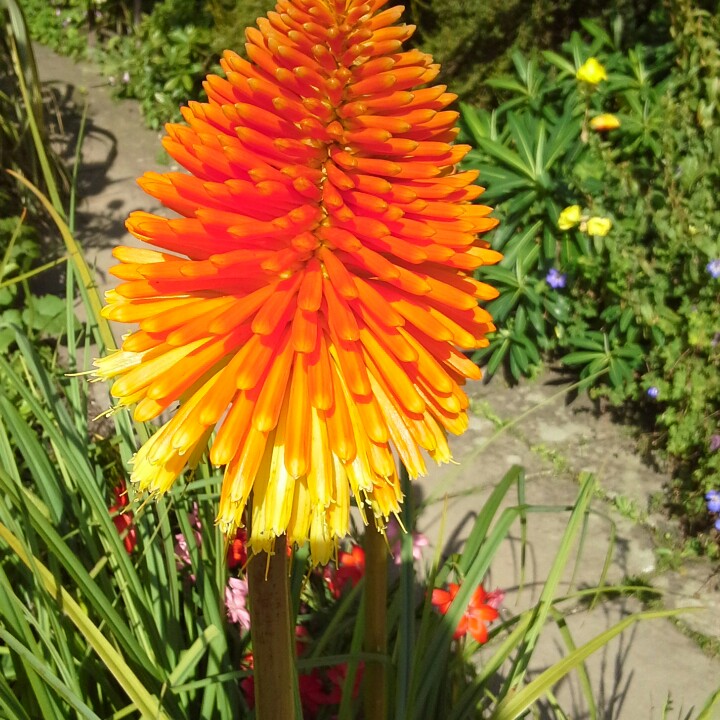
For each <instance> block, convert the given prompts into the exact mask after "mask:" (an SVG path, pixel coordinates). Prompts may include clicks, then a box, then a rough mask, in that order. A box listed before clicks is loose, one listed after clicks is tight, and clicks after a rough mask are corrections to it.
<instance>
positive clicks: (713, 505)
mask: <svg viewBox="0 0 720 720" xmlns="http://www.w3.org/2000/svg"><path fill="white" fill-rule="evenodd" d="M705 503H706V504H707V509H708V512H711V513H720V491H718V490H710V491H708V492H706V493H705Z"/></svg>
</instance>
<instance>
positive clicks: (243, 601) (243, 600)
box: [225, 577, 250, 630]
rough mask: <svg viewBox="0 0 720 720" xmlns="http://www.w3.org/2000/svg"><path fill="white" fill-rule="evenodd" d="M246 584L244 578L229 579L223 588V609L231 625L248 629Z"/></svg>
mask: <svg viewBox="0 0 720 720" xmlns="http://www.w3.org/2000/svg"><path fill="white" fill-rule="evenodd" d="M247 596H248V584H247V580H245V578H235V577H231V578H230V579H229V580H228V584H227V587H226V588H225V609H226V610H227V616H228V620H229V621H230V622H231V623H239V624H240V626H241V627H244V628H245V629H246V630H249V629H250V612H249V611H248V609H247Z"/></svg>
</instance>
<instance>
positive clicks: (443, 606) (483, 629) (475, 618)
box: [432, 583, 503, 644]
mask: <svg viewBox="0 0 720 720" xmlns="http://www.w3.org/2000/svg"><path fill="white" fill-rule="evenodd" d="M458 590H460V586H459V585H456V584H455V583H449V584H448V589H447V590H440V589H437V588H436V589H435V590H433V594H432V604H433V605H435V607H436V608H437V609H438V611H439V612H440V614H441V615H445V613H446V612H447V611H448V610H449V609H450V605H451V604H452V602H453V600H454V599H455V596H456V595H457V594H458ZM502 595H503V594H502V593H501V592H499V591H497V590H496V591H495V592H492V593H486V592H485V589H484V588H483V586H482V585H478V587H477V589H476V590H475V592H474V593H473V595H472V597H471V598H470V603H469V604H468V606H467V609H466V610H465V613H464V614H463V616H462V618H460V622H459V623H458V626H457V628H456V630H455V633H454V635H453V637H454V638H455V639H457V638H460V637H462V636H463V635H465V634H466V633H467V631H468V630H469V631H470V634H471V635H472V636H473V637H474V638H475V640H476V641H477V642H479V643H480V644H482V643H485V642H487V639H488V631H487V626H488V623H491V622H492V621H493V620H496V619H497V618H498V611H497V606H498V605H499V604H500V602H501V600H502Z"/></svg>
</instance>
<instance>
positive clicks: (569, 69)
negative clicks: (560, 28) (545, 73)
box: [542, 50, 576, 77]
mask: <svg viewBox="0 0 720 720" xmlns="http://www.w3.org/2000/svg"><path fill="white" fill-rule="evenodd" d="M542 56H543V57H544V58H545V59H546V60H547V61H548V62H549V63H550V64H551V65H554V66H555V67H556V68H558V69H559V70H561V71H562V72H563V73H564V74H565V75H569V76H570V77H575V72H576V70H575V66H574V65H573V64H572V63H571V62H570V61H569V60H567V59H566V58H564V57H563V56H562V55H558V54H557V53H556V52H552V51H551V50H544V51H543V52H542Z"/></svg>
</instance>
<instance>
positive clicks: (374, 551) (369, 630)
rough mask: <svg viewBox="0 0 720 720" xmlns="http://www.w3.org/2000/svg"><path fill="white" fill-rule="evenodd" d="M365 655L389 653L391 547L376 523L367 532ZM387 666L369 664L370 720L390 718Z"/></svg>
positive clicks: (366, 682) (380, 662)
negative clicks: (388, 596)
mask: <svg viewBox="0 0 720 720" xmlns="http://www.w3.org/2000/svg"><path fill="white" fill-rule="evenodd" d="M365 651H366V652H369V653H376V654H378V655H385V654H386V653H387V543H386V541H385V536H384V535H383V534H382V533H381V532H379V530H378V529H377V526H376V524H375V521H374V519H371V521H370V522H369V523H368V527H367V530H366V531H365ZM385 672H386V663H385V662H383V660H368V661H367V662H366V663H365V673H364V676H365V679H364V686H365V695H364V699H365V715H364V717H365V718H366V720H385V718H386V717H387V698H386V695H387V681H386V677H385Z"/></svg>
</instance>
